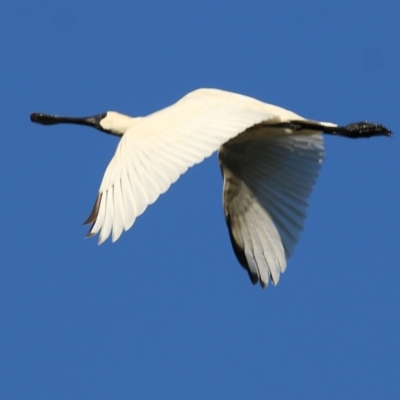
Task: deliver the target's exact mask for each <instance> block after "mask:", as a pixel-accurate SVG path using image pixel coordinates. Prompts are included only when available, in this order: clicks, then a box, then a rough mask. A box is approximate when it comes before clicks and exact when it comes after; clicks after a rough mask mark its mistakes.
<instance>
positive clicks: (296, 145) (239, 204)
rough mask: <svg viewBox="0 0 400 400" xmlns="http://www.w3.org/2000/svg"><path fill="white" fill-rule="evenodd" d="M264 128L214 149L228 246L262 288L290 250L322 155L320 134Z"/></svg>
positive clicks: (275, 276)
mask: <svg viewBox="0 0 400 400" xmlns="http://www.w3.org/2000/svg"><path fill="white" fill-rule="evenodd" d="M269 130H270V131H271V132H270V133H269V134H268V128H266V129H265V131H266V132H265V135H262V134H260V135H259V138H258V139H253V140H248V141H246V140H245V138H246V134H247V133H246V134H244V135H242V136H241V137H240V138H242V137H243V138H244V139H243V140H241V141H240V142H239V140H238V139H239V138H237V139H233V140H232V141H230V142H228V143H226V144H225V145H223V146H222V148H221V150H220V153H219V159H220V165H221V169H222V173H223V176H224V211H225V218H226V221H227V225H228V229H229V234H230V238H231V242H232V245H233V249H234V251H235V254H236V256H237V258H238V260H239V262H240V263H241V265H242V266H243V267H244V268H245V269H247V271H248V273H249V275H250V279H251V281H252V282H253V283H257V282H258V281H260V283H261V285H262V286H263V287H265V286H266V285H267V284H268V281H269V280H271V281H272V282H273V283H274V284H275V285H276V284H277V283H278V281H279V276H280V273H281V272H283V271H284V270H285V268H286V259H287V258H288V257H289V256H290V255H291V254H292V253H293V249H294V246H295V244H296V243H297V241H298V239H299V235H300V232H301V230H302V229H303V224H304V220H305V217H306V208H307V201H308V198H309V196H310V194H311V191H312V188H313V185H314V183H315V180H316V178H317V175H318V172H319V169H320V166H321V163H322V160H323V155H324V147H323V139H322V134H320V133H317V134H315V133H314V134H304V135H296V133H294V134H292V135H282V134H281V135H279V132H277V130H276V129H272V128H269ZM273 130H274V131H275V133H274V132H272V131H273ZM282 131H283V130H282V129H281V132H282Z"/></svg>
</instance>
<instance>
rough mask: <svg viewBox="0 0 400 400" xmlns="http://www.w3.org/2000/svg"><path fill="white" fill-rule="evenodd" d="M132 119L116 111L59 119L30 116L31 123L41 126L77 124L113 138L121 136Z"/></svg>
mask: <svg viewBox="0 0 400 400" xmlns="http://www.w3.org/2000/svg"><path fill="white" fill-rule="evenodd" d="M133 120H134V118H132V117H129V116H127V115H124V114H120V113H118V112H116V111H107V112H105V113H102V114H97V115H94V116H91V117H80V118H76V117H61V116H59V115H50V114H43V113H33V114H31V121H32V122H36V123H38V124H42V125H55V124H77V125H86V126H91V127H93V128H96V129H98V130H100V131H102V132H106V133H109V134H111V135H115V136H122V135H123V134H124V133H125V132H126V131H127V130H128V128H129V127H130V125H131V124H132V121H133Z"/></svg>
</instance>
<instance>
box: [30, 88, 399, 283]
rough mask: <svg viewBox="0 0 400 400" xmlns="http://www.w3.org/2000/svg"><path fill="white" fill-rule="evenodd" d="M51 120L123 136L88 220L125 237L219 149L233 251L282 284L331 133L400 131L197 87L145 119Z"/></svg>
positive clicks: (38, 117) (46, 120)
mask: <svg viewBox="0 0 400 400" xmlns="http://www.w3.org/2000/svg"><path fill="white" fill-rule="evenodd" d="M31 121H33V122H37V123H40V124H43V125H54V124H59V123H70V124H79V125H87V126H92V127H94V128H97V129H98V130H100V131H102V132H106V133H109V134H111V135H115V136H121V137H122V138H121V140H120V142H119V144H118V147H117V150H116V153H115V155H114V157H113V158H112V160H111V162H110V164H109V165H108V167H107V169H106V172H105V174H104V177H103V180H102V182H101V186H100V189H99V192H98V195H97V199H96V202H95V204H94V207H93V210H92V212H91V214H90V216H89V218H88V219H87V220H86V222H85V224H91V228H90V230H89V233H88V236H92V235H96V234H97V233H99V234H100V235H99V244H101V243H103V242H104V241H105V240H106V239H107V238H108V237H109V236H110V234H111V235H112V241H113V242H115V241H116V240H117V239H118V238H119V237H120V235H121V233H122V231H124V230H125V231H126V230H128V229H129V228H130V227H131V226H132V225H133V223H134V222H135V219H136V218H137V217H138V216H139V215H140V214H142V213H143V212H144V210H145V209H146V207H147V206H148V205H149V204H151V203H153V202H155V201H156V200H157V198H158V197H159V195H160V194H161V193H164V192H165V191H166V190H167V189H168V188H169V187H170V185H171V184H172V183H174V182H175V181H176V180H177V179H178V178H179V176H180V175H182V174H183V173H184V172H186V170H187V169H188V168H189V167H191V166H193V165H194V164H197V163H200V162H201V161H203V160H204V158H206V157H208V156H210V155H211V154H212V153H213V152H214V151H216V150H218V157H219V164H220V168H221V171H222V176H223V208H224V214H225V219H226V224H227V226H228V231H229V236H230V240H231V242H232V246H233V250H234V252H235V255H236V257H237V259H238V260H239V262H240V264H241V265H242V266H243V267H244V268H245V269H246V270H247V272H248V274H249V276H250V279H251V282H252V283H254V284H255V283H257V282H260V284H261V286H262V287H266V286H267V284H268V282H269V281H271V282H272V283H273V284H275V285H276V284H277V283H278V281H279V276H280V274H281V273H282V272H284V271H285V268H286V262H287V259H288V257H290V256H291V255H292V253H293V249H294V246H295V244H296V243H297V241H298V240H299V235H300V232H301V230H302V229H303V224H304V220H305V217H306V208H307V201H308V198H309V196H310V194H311V191H312V187H313V185H314V182H315V180H316V178H317V175H318V171H319V169H320V166H321V163H322V160H323V157H324V144H323V138H322V134H323V133H325V134H329V135H337V136H344V137H348V138H353V139H357V138H369V137H371V136H381V135H383V136H391V131H390V130H389V129H387V128H385V127H384V126H383V125H379V124H372V123H369V122H358V123H353V124H349V125H346V126H338V125H336V124H332V123H327V122H319V121H314V120H309V119H305V118H303V117H301V116H300V115H297V114H295V113H294V112H292V111H288V110H285V109H284V108H281V107H277V106H274V105H271V104H267V103H263V102H261V101H259V100H256V99H254V98H251V97H247V96H243V95H240V94H236V93H231V92H227V91H223V90H217V89H198V90H195V91H193V92H191V93H189V94H187V95H186V96H184V97H183V98H182V99H180V100H179V101H178V102H176V103H175V104H173V105H171V106H169V107H166V108H164V109H162V110H160V111H157V112H155V113H153V114H150V115H147V116H145V117H137V118H133V117H129V116H127V115H123V114H120V113H117V112H114V111H108V112H105V113H102V114H99V115H95V116H93V117H86V118H72V117H61V116H58V115H48V114H42V113H34V114H32V115H31Z"/></svg>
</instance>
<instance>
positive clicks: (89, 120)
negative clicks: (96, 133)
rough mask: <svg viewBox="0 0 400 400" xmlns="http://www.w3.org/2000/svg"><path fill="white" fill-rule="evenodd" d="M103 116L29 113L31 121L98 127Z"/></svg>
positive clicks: (45, 123)
mask: <svg viewBox="0 0 400 400" xmlns="http://www.w3.org/2000/svg"><path fill="white" fill-rule="evenodd" d="M102 118H104V114H99V115H94V116H92V117H82V118H77V117H62V116H60V115H50V114H43V113H33V114H31V121H32V122H36V123H37V124H42V125H55V124H77V125H86V126H92V127H94V128H98V129H99V128H100V121H101V119H102Z"/></svg>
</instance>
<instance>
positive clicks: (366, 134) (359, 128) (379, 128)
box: [324, 121, 392, 139]
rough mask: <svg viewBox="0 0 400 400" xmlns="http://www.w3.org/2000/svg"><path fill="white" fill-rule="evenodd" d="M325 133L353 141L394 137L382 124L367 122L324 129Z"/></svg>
mask: <svg viewBox="0 0 400 400" xmlns="http://www.w3.org/2000/svg"><path fill="white" fill-rule="evenodd" d="M324 133H327V134H330V135H337V136H344V137H348V138H351V139H358V138H370V137H372V136H392V131H391V130H389V129H387V128H385V127H384V126H383V125H380V124H372V123H370V122H367V121H363V122H356V123H354V124H349V125H346V126H337V127H326V128H325V127H324Z"/></svg>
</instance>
